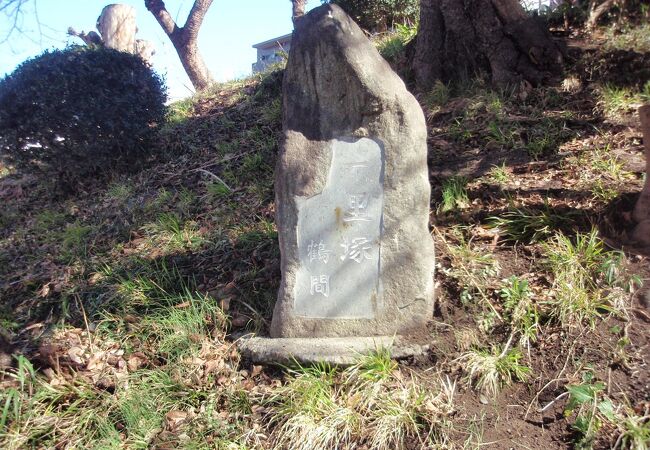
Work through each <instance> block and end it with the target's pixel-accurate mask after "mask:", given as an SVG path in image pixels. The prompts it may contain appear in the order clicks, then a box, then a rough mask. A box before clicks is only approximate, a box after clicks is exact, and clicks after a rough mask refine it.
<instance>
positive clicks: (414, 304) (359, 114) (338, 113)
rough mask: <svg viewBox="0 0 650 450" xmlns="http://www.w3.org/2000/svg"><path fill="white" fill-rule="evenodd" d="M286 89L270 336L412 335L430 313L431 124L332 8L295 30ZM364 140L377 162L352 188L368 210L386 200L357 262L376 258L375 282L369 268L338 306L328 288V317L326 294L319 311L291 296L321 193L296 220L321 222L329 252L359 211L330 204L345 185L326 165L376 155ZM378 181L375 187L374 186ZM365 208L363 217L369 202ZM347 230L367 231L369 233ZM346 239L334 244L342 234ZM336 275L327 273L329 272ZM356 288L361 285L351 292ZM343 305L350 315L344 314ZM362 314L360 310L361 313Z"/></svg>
mask: <svg viewBox="0 0 650 450" xmlns="http://www.w3.org/2000/svg"><path fill="white" fill-rule="evenodd" d="M283 91H284V143H283V145H282V148H281V153H280V157H279V160H278V166H277V170H276V184H275V189H276V208H277V210H276V222H277V225H278V231H279V239H280V249H281V253H282V283H281V286H280V291H279V293H278V301H277V303H276V306H275V311H274V314H273V322H272V325H271V336H272V337H275V338H280V337H282V338H298V337H307V338H313V337H344V336H393V335H395V334H403V335H406V334H410V333H416V332H417V331H418V330H421V329H422V328H423V327H424V325H425V324H426V322H427V321H428V320H429V318H430V317H431V314H432V310H433V270H434V249H433V240H432V238H431V235H430V234H429V230H428V215H429V198H430V185H429V180H428V169H427V147H426V126H425V120H424V114H423V113H422V110H421V109H420V106H419V105H418V103H417V101H416V100H415V98H414V97H413V96H412V95H411V94H410V93H408V91H407V90H406V87H405V86H404V83H403V82H402V80H401V79H400V78H399V77H398V76H397V75H396V74H395V73H394V72H393V71H392V70H391V68H390V67H389V65H388V63H386V62H385V61H384V60H383V58H381V56H380V55H379V53H378V52H377V51H376V49H375V48H374V46H373V45H372V44H371V43H370V42H369V41H368V39H367V38H366V37H365V36H364V34H363V32H362V31H361V29H360V28H359V27H358V26H357V25H356V24H355V23H354V22H353V21H352V19H350V18H349V17H348V16H347V15H346V14H345V13H344V12H343V10H341V9H340V8H339V7H337V6H336V5H329V4H328V5H323V6H321V7H319V8H316V9H314V10H312V11H311V12H310V13H309V14H307V15H305V16H303V17H301V18H299V19H298V20H297V21H296V28H295V31H294V36H293V40H292V45H291V51H290V55H289V64H288V67H287V69H286V72H285V78H284V85H283ZM369 142H374V143H376V145H375V147H379V149H380V150H381V160H380V161H378V160H377V159H376V157H374V156H372V157H370V156H369V157H368V158H369V159H367V162H368V164H367V166H368V170H369V172H368V173H367V174H365V175H363V177H366V178H365V179H363V177H362V179H361V180H360V181H359V190H358V191H359V192H362V191H363V193H364V194H368V195H367V197H368V199H369V200H368V203H367V208H368V211H370V210H371V209H372V207H371V205H373V204H374V205H375V206H376V204H377V203H376V202H377V201H380V200H378V199H379V197H381V202H383V207H382V209H381V211H380V212H376V213H372V214H369V217H370V218H371V220H379V226H380V230H379V233H378V238H377V239H369V242H371V245H370V247H369V248H367V249H366V251H367V256H368V258H367V260H364V262H365V263H368V261H371V259H370V258H372V257H374V256H375V255H378V258H379V266H378V268H377V269H376V275H375V274H374V272H373V271H372V270H370V269H367V270H366V271H364V272H363V274H362V275H363V276H361V278H358V277H352V278H349V279H348V280H347V281H346V282H345V290H346V295H347V300H345V298H343V297H340V296H339V297H336V298H334V290H335V289H336V288H337V287H336V286H334V285H333V284H332V285H331V286H330V291H329V293H331V294H332V298H334V300H335V302H334V304H336V305H338V306H336V307H334V308H333V310H332V312H331V313H328V314H324V313H323V311H325V310H326V309H323V307H322V305H323V303H322V301H324V300H328V299H329V298H330V297H329V296H325V295H323V292H322V291H323V289H324V287H317V288H316V292H315V294H314V295H313V297H314V298H315V299H317V302H318V304H319V305H320V306H314V308H313V309H310V308H309V306H308V303H307V304H306V303H305V302H304V301H303V300H300V301H299V302H298V303H296V292H297V291H298V290H301V289H302V290H303V294H304V291H305V289H309V287H305V286H304V285H301V286H297V280H298V278H299V277H301V276H300V270H301V267H302V266H303V265H304V264H303V265H301V257H302V259H303V262H304V258H305V253H304V252H307V251H308V249H307V246H308V245H309V244H311V240H313V241H314V245H318V244H320V239H321V238H320V236H319V235H313V236H314V237H313V238H312V237H310V235H309V231H308V229H307V234H305V231H306V229H302V228H300V227H299V217H300V214H301V212H300V211H301V208H304V207H305V205H307V202H309V201H310V199H314V198H317V197H318V196H320V198H321V200H315V204H316V205H317V206H316V208H315V209H314V208H312V209H309V210H308V211H307V210H306V211H307V214H305V213H304V212H303V215H304V216H305V217H312V221H316V222H318V223H322V224H323V225H322V228H323V230H324V233H325V235H324V238H323V239H324V240H323V244H324V245H327V243H326V242H325V241H326V240H327V239H329V237H328V236H330V235H329V234H327V233H332V232H333V231H332V228H331V227H334V228H336V226H337V224H339V223H340V221H341V217H345V214H349V213H350V211H351V210H354V206H355V204H356V205H357V206H358V205H359V204H361V203H359V202H363V200H360V199H359V198H356V199H355V198H352V197H350V196H349V195H348V197H344V199H343V200H341V197H340V196H337V195H338V194H336V192H339V193H341V192H342V191H345V190H346V189H348V188H350V186H349V183H348V182H349V179H347V178H345V177H346V176H345V175H341V174H340V173H339V172H337V170H338V169H336V167H335V166H336V162H334V163H333V155H334V154H335V151H334V148H335V147H337V146H339V147H340V148H341V149H342V151H344V152H347V151H349V152H355V155H356V154H357V153H359V149H360V148H363V147H364V146H366V145H369V146H371V147H372V145H373V144H369ZM337 151H338V150H337ZM347 160H348V161H353V160H354V158H347ZM376 164H380V165H381V170H380V172H381V173H380V179H379V180H376V174H375V172H373V170H374V169H372V168H371V166H372V167H376ZM344 178H345V179H344ZM373 180H374V181H373ZM376 181H378V182H379V188H377V187H376V185H375V187H373V183H375V182H376ZM331 193H334V194H331ZM347 194H354V192H347ZM375 194H376V195H375ZM329 195H333V197H331V198H330V199H333V200H332V201H337V202H341V201H343V202H344V204H340V205H333V204H329V203H328V202H329V200H327V197H328V196H329ZM373 196H374V197H373ZM345 198H347V204H345ZM373 198H374V200H373ZM355 202H356V203H355ZM373 202H374V203H373ZM363 205H364V206H363V207H364V208H365V207H366V204H365V203H364V204H363ZM332 206H334V207H332ZM352 212H354V211H352ZM314 214H318V215H319V216H318V219H313V215H314ZM301 225H302V224H301ZM330 225H331V227H330ZM343 225H346V224H343ZM348 225H349V224H348ZM299 228H300V229H299ZM352 230H356V231H359V232H361V231H364V232H367V233H371V232H372V227H371V225H368V228H358V229H357V228H353V229H352ZM356 231H355V233H356ZM299 234H300V235H299ZM341 236H342V237H341V239H343V238H344V237H345V236H344V235H343V234H342V235H341ZM351 236H353V235H350V237H351ZM305 240H307V242H303V241H305ZM299 244H300V248H299ZM341 244H342V242H341V241H339V245H341ZM334 247H336V248H337V251H338V252H339V253H334V248H330V249H329V250H331V251H332V252H333V253H331V254H330V256H331V257H332V258H334V257H336V258H340V257H341V256H342V255H341V254H340V251H341V248H339V247H337V246H334ZM313 248H314V247H313V246H312V249H313ZM323 250H327V249H326V248H323ZM343 250H346V249H345V248H343ZM357 256H358V255H357ZM344 262H345V263H346V264H347V265H339V266H338V267H339V272H340V273H347V271H348V270H351V269H350V268H353V267H355V266H354V264H355V261H352V262H350V261H344ZM369 264H370V263H369ZM303 269H304V267H303ZM331 274H332V276H334V274H335V272H332V273H331ZM355 278H358V279H357V280H356V281H355ZM375 280H376V283H375ZM334 282H335V280H334V278H332V283H334ZM375 284H376V286H377V288H376V289H375V291H374V292H375V297H374V298H373V297H372V295H373V294H372V292H371V293H370V295H371V298H370V299H368V298H367V295H368V292H370V291H372V289H370V288H368V289H366V288H367V287H368V286H373V285H375ZM355 286H360V287H362V288H363V287H364V286H365V288H363V289H355ZM339 287H340V283H339ZM319 290H320V295H318V294H319V292H318V291H319ZM308 294H309V295H312V294H311V292H309V293H308ZM346 301H347V302H351V303H354V305H356V306H353V307H351V309H347V312H345V302H346ZM297 304H298V305H299V308H296V305H297ZM358 305H361V306H358ZM368 307H370V310H368ZM341 308H343V309H341ZM359 308H365V309H364V311H362V312H359V311H360V310H359ZM341 311H343V312H341ZM350 311H352V313H350ZM324 316H325V317H324ZM319 341H320V340H319ZM344 341H346V342H347V340H344ZM269 345H272V344H269Z"/></svg>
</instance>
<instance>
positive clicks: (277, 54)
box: [253, 33, 291, 73]
mask: <svg viewBox="0 0 650 450" xmlns="http://www.w3.org/2000/svg"><path fill="white" fill-rule="evenodd" d="M253 48H254V49H257V62H255V63H253V73H257V72H262V71H263V70H264V69H266V68H267V67H268V66H269V65H271V64H274V63H277V62H280V61H282V55H283V54H284V55H287V54H289V48H291V33H289V34H285V35H284V36H280V37H276V38H273V39H269V40H268V41H264V42H260V43H259V44H255V45H253Z"/></svg>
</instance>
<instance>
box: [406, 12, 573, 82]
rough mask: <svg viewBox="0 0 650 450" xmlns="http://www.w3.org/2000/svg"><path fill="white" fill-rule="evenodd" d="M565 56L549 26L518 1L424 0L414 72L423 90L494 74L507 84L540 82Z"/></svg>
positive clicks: (496, 78) (495, 80)
mask: <svg viewBox="0 0 650 450" xmlns="http://www.w3.org/2000/svg"><path fill="white" fill-rule="evenodd" d="M562 62H563V57H562V52H561V51H560V49H559V47H558V46H557V45H556V44H555V42H553V40H552V38H551V36H550V34H549V32H548V30H547V29H546V28H545V26H544V24H543V22H541V21H540V19H538V18H534V17H529V16H528V15H527V14H526V12H525V11H524V9H523V7H522V6H521V5H520V4H519V1H518V0H421V2H420V30H419V32H418V36H417V40H416V44H415V53H414V56H413V71H414V73H415V78H416V82H417V84H418V87H419V88H420V89H422V90H427V89H429V88H431V86H432V85H433V83H434V82H435V81H436V80H442V81H449V80H455V79H467V78H470V77H472V76H475V75H478V74H482V73H484V74H488V75H490V78H491V80H492V82H493V83H495V84H496V85H500V86H504V85H509V84H515V83H518V82H521V81H523V80H526V81H528V82H530V83H532V84H535V85H537V84H540V83H541V81H542V80H543V79H544V78H545V77H546V76H547V75H548V73H549V72H556V71H559V70H560V69H561V67H562Z"/></svg>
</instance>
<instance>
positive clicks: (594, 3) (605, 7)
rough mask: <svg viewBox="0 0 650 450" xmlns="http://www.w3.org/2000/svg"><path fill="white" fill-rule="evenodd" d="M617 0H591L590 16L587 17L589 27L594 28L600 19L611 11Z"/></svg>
mask: <svg viewBox="0 0 650 450" xmlns="http://www.w3.org/2000/svg"><path fill="white" fill-rule="evenodd" d="M616 2H617V0H605V1H604V2H602V3H600V4H599V3H598V0H591V1H590V2H589V17H588V18H587V28H588V29H589V30H593V29H594V28H595V27H596V24H597V23H598V19H600V17H601V16H602V15H603V14H605V13H606V12H607V11H609V9H610V8H612V6H614V5H615V4H616Z"/></svg>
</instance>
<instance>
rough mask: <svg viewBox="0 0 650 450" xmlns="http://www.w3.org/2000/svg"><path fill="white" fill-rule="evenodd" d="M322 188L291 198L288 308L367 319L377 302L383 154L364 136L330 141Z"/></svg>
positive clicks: (312, 315)
mask: <svg viewBox="0 0 650 450" xmlns="http://www.w3.org/2000/svg"><path fill="white" fill-rule="evenodd" d="M331 152H332V153H331V165H330V170H329V174H328V178H327V183H326V185H325V188H324V189H323V191H322V192H321V193H320V194H317V195H314V196H312V197H309V198H305V197H296V202H297V205H298V227H297V234H298V239H297V241H298V249H299V252H300V267H299V268H298V270H297V273H296V284H295V303H294V309H295V313H296V314H297V315H298V316H302V317H308V318H350V319H357V318H359V319H372V318H374V317H375V314H376V309H377V307H378V306H379V304H380V302H381V285H380V281H379V273H380V255H381V248H380V241H381V239H380V238H381V232H382V211H383V201H384V186H383V177H384V155H383V150H382V148H381V147H380V145H379V144H378V143H377V142H375V141H373V140H371V139H368V138H362V139H360V140H358V141H355V142H345V141H339V140H333V141H332V144H331Z"/></svg>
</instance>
